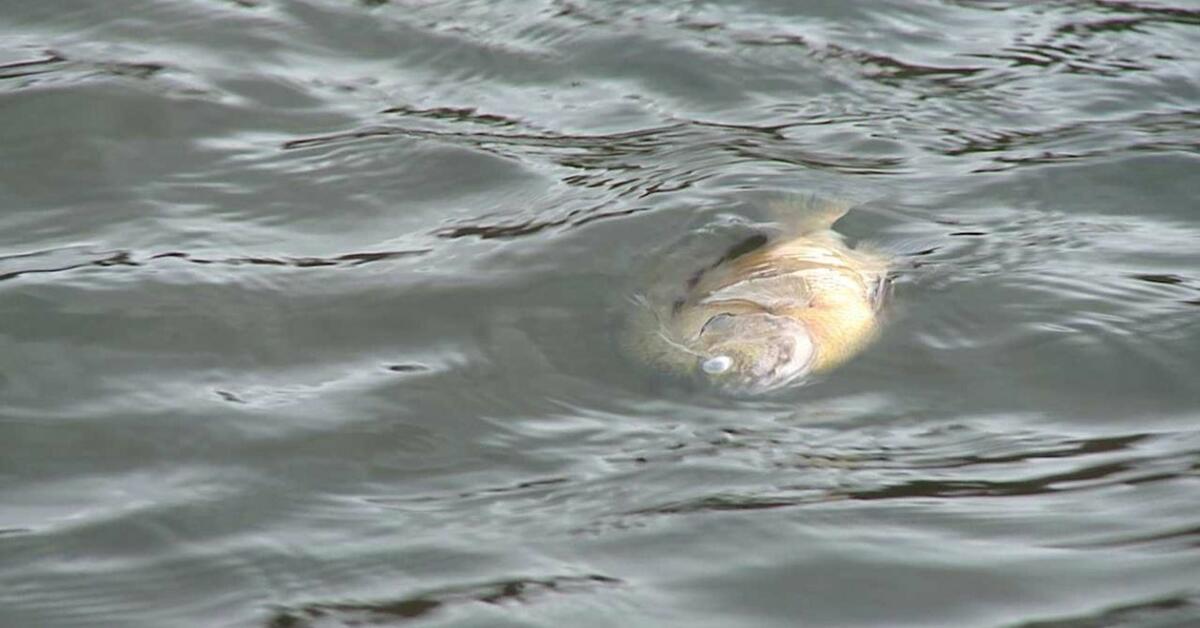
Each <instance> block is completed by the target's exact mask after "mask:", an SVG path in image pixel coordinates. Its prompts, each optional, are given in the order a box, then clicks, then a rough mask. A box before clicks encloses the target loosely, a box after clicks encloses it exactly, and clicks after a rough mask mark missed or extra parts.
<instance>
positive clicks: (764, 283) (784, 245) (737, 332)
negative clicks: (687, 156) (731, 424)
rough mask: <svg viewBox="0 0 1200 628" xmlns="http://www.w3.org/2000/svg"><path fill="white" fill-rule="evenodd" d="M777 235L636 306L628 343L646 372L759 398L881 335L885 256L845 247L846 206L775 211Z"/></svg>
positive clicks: (794, 204)
mask: <svg viewBox="0 0 1200 628" xmlns="http://www.w3.org/2000/svg"><path fill="white" fill-rule="evenodd" d="M771 209H772V211H773V212H774V214H775V215H776V216H775V217H776V218H777V219H778V220H779V222H780V225H781V226H782V228H783V232H782V234H781V235H780V236H777V237H774V238H768V237H766V236H762V235H760V236H755V237H753V238H750V239H748V240H747V241H745V242H743V243H742V244H741V245H739V246H736V247H734V248H733V249H731V250H730V251H729V253H727V254H726V255H725V256H723V257H721V258H720V259H719V260H718V261H717V262H716V263H714V264H712V265H711V266H709V267H707V268H704V269H701V270H700V271H698V272H697V273H696V274H694V275H692V276H691V277H690V279H689V280H688V281H687V282H686V283H685V285H684V286H681V288H680V290H678V291H677V292H676V294H677V295H678V296H676V297H675V298H673V299H671V300H666V299H663V298H662V295H663V294H664V292H663V291H658V294H657V295H655V294H653V293H647V294H642V295H639V296H638V297H637V298H636V299H635V308H634V313H633V315H632V316H631V317H630V320H629V324H628V326H627V329H626V332H625V335H624V344H625V346H626V348H627V350H629V351H630V352H631V353H632V354H633V355H635V356H637V357H638V358H640V359H642V360H643V361H645V362H647V363H648V364H650V365H651V366H653V367H655V368H658V369H661V370H664V371H669V372H673V373H676V374H680V375H685V376H698V377H701V378H703V379H707V380H708V381H710V382H712V383H713V384H715V385H716V386H718V387H719V388H723V389H727V390H730V391H735V392H746V393H760V392H766V391H769V390H773V389H777V388H780V387H782V386H786V385H788V384H793V383H797V382H799V381H801V380H803V379H804V378H805V377H807V376H809V375H813V374H817V373H823V372H826V371H829V370H831V369H833V368H835V367H837V366H839V365H841V364H843V363H844V362H846V361H847V360H849V359H850V358H852V357H854V356H855V355H856V354H858V353H859V352H860V351H862V350H863V348H864V347H866V346H867V345H868V344H869V343H870V342H871V340H872V339H874V338H875V337H876V335H877V333H878V329H879V314H880V305H881V302H882V300H883V296H884V292H885V286H886V280H887V279H886V278H887V272H888V259H887V257H886V256H885V255H883V254H880V253H876V252H872V251H868V250H863V249H861V248H860V249H852V248H850V247H848V246H847V245H846V244H845V243H844V241H843V240H842V237H841V236H840V235H838V234H837V233H835V232H834V231H833V230H832V227H833V224H834V223H835V222H836V221H837V220H838V219H840V218H841V217H842V216H843V215H845V213H846V211H847V210H848V209H849V204H847V203H840V202H832V201H822V200H818V199H815V198H806V199H791V200H787V201H779V202H776V203H772V204H771Z"/></svg>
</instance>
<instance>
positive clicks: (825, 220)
mask: <svg viewBox="0 0 1200 628" xmlns="http://www.w3.org/2000/svg"><path fill="white" fill-rule="evenodd" d="M853 206H854V203H852V202H850V201H848V200H844V199H825V198H821V197H818V196H817V195H815V194H794V195H790V196H786V197H784V198H780V199H776V200H773V201H770V202H769V203H767V209H768V210H769V211H770V214H771V219H772V220H775V221H776V222H778V223H780V224H781V225H783V227H784V229H785V230H787V231H788V232H789V233H792V234H794V235H804V234H808V233H816V232H820V231H826V230H828V229H831V228H833V223H835V222H837V221H838V220H839V219H840V218H841V217H842V216H845V215H846V212H848V211H850V208H851V207H853Z"/></svg>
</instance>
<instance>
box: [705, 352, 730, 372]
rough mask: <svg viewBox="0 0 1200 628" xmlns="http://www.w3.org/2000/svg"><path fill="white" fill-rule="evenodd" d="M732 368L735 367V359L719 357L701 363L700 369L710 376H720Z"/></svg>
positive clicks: (724, 356) (725, 356)
mask: <svg viewBox="0 0 1200 628" xmlns="http://www.w3.org/2000/svg"><path fill="white" fill-rule="evenodd" d="M731 366H733V358H731V357H729V356H727V355H718V356H717V357H715V358H709V359H707V360H705V361H703V362H701V363H700V369H701V370H703V371H704V372H705V373H708V374H709V375H720V374H721V373H724V372H725V371H728V370H729V367H731Z"/></svg>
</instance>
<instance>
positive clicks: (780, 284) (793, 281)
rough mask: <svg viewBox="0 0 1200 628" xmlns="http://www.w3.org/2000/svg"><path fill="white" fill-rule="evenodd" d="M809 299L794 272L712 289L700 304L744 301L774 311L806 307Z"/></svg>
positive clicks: (801, 281)
mask: <svg viewBox="0 0 1200 628" xmlns="http://www.w3.org/2000/svg"><path fill="white" fill-rule="evenodd" d="M810 300H811V294H810V293H809V290H808V283H807V282H806V281H805V280H804V279H803V278H802V277H800V276H799V275H798V274H796V273H784V274H778V275H769V276H766V277H751V278H749V279H744V280H742V281H739V282H737V283H734V284H730V285H728V286H725V287H723V288H720V289H717V290H714V291H713V292H711V293H709V294H708V295H706V296H705V297H704V298H703V299H701V300H700V303H702V304H712V303H719V302H721V301H747V302H750V303H754V304H757V305H760V306H762V307H763V308H764V309H766V310H771V311H774V310H779V309H793V308H798V307H806V306H807V305H808V303H809V301H810Z"/></svg>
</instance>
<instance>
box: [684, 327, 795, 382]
mask: <svg viewBox="0 0 1200 628" xmlns="http://www.w3.org/2000/svg"><path fill="white" fill-rule="evenodd" d="M695 344H696V348H697V349H698V353H699V354H700V355H699V357H698V358H697V359H698V360H699V363H698V366H699V371H700V372H701V373H702V374H703V376H704V377H705V378H707V379H708V380H709V381H711V382H712V383H714V384H715V385H717V386H718V387H720V388H724V389H726V390H730V391H734V392H749V393H760V392H765V391H768V390H772V389H775V388H778V387H780V386H784V385H786V384H788V383H791V382H794V381H796V380H797V379H799V378H801V377H803V376H804V375H806V374H807V373H808V370H809V367H810V366H811V364H812V362H813V356H814V354H815V353H816V349H815V347H814V344H813V339H812V336H811V335H810V334H809V331H808V328H807V326H805V324H804V323H803V322H802V321H799V320H797V319H794V318H790V317H787V316H778V315H775V314H770V313H767V312H752V313H730V312H720V313H717V314H714V315H713V316H712V317H710V318H709V319H708V320H707V322H705V323H704V326H703V327H702V328H701V330H700V332H699V335H698V336H697V338H696V343H695Z"/></svg>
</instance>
